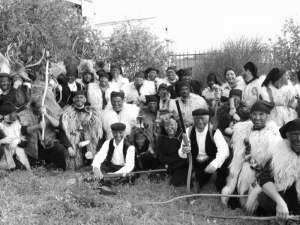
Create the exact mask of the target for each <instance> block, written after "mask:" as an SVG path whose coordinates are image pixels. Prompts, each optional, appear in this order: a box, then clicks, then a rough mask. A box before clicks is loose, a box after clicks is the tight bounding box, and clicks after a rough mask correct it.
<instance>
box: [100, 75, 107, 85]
mask: <svg viewBox="0 0 300 225" xmlns="http://www.w3.org/2000/svg"><path fill="white" fill-rule="evenodd" d="M99 81H100V85H101V86H102V87H107V85H108V79H107V77H101V78H100V80H99Z"/></svg>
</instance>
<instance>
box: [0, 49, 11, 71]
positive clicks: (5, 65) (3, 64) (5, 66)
mask: <svg viewBox="0 0 300 225" xmlns="http://www.w3.org/2000/svg"><path fill="white" fill-rule="evenodd" d="M0 72H1V73H8V74H10V66H9V61H8V59H7V58H5V57H4V55H2V54H1V52H0Z"/></svg>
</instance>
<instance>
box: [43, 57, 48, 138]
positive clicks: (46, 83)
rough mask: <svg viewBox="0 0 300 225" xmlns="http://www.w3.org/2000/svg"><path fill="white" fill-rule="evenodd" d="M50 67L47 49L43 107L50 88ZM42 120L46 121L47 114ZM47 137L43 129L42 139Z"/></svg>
mask: <svg viewBox="0 0 300 225" xmlns="http://www.w3.org/2000/svg"><path fill="white" fill-rule="evenodd" d="M48 69H49V52H48V51H46V74H45V90H44V94H43V98H42V107H43V106H44V105H45V98H46V94H47V90H48ZM42 121H43V122H45V115H44V113H43V114H42ZM44 139H45V129H43V130H42V141H44Z"/></svg>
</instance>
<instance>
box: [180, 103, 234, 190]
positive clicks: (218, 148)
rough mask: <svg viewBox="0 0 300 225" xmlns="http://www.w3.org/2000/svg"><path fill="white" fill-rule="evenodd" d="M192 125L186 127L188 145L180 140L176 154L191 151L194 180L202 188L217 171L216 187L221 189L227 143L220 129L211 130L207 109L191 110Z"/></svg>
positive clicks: (225, 172)
mask: <svg viewBox="0 0 300 225" xmlns="http://www.w3.org/2000/svg"><path fill="white" fill-rule="evenodd" d="M192 115H193V119H194V125H193V126H191V127H189V128H188V129H187V131H186V132H187V134H188V138H189V140H190V145H189V146H185V145H184V143H183V142H182V144H181V148H180V149H179V151H178V154H179V156H180V157H182V158H186V157H187V153H189V152H191V154H192V157H193V165H194V170H195V172H196V180H197V181H198V182H199V186H200V188H202V187H203V186H204V185H205V184H206V183H207V182H208V181H209V179H210V177H211V175H212V174H213V173H214V172H217V179H216V182H215V184H216V188H217V191H221V190H222V188H223V187H224V186H225V185H226V177H227V167H228V163H227V161H225V160H226V159H227V158H228V156H229V148H228V145H227V143H226V141H225V139H224V137H223V135H222V133H221V131H220V130H218V129H217V130H216V131H213V129H212V128H213V126H212V125H211V124H210V123H209V122H208V121H209V111H208V110H206V109H196V110H194V111H193V112H192Z"/></svg>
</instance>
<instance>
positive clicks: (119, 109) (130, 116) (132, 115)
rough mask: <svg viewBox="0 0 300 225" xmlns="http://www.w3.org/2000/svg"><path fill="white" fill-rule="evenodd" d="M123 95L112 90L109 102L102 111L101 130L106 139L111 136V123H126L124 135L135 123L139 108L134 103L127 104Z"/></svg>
mask: <svg viewBox="0 0 300 225" xmlns="http://www.w3.org/2000/svg"><path fill="white" fill-rule="evenodd" d="M124 97H125V96H124V93H123V92H112V93H111V94H110V99H111V104H109V105H108V106H107V107H106V109H105V110H104V111H103V130H104V132H105V139H106V140H109V139H111V138H112V132H111V129H110V126H111V125H112V124H113V123H124V124H125V125H126V135H130V133H131V129H132V127H134V126H135V124H136V118H137V117H138V115H139V112H140V108H139V107H137V106H136V105H134V104H127V103H126V102H125V101H124Z"/></svg>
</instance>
